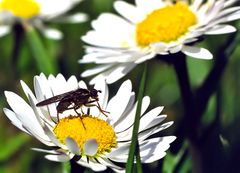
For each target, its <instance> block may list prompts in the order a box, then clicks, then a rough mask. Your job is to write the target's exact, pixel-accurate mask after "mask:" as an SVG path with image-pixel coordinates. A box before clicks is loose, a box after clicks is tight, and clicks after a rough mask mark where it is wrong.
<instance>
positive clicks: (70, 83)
mask: <svg viewBox="0 0 240 173" xmlns="http://www.w3.org/2000/svg"><path fill="white" fill-rule="evenodd" d="M67 88H68V89H69V91H72V90H76V89H78V80H77V78H76V77H75V76H71V77H70V78H69V79H68V80H67Z"/></svg>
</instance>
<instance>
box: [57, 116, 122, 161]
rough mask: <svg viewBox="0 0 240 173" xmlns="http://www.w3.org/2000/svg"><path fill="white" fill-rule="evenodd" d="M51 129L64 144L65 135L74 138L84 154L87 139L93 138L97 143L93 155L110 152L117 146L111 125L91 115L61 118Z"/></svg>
mask: <svg viewBox="0 0 240 173" xmlns="http://www.w3.org/2000/svg"><path fill="white" fill-rule="evenodd" d="M83 124H84V126H83ZM53 131H54V134H55V135H56V137H57V139H58V140H59V141H60V142H61V143H62V144H65V140H66V138H67V137H70V138H72V139H74V140H75V141H76V143H77V144H78V146H79V148H80V150H81V154H82V155H84V148H83V147H84V143H85V142H86V141H87V140H89V139H95V140H96V141H97V144H98V150H97V154H96V155H95V156H94V157H97V155H99V154H102V153H104V152H110V151H111V149H112V148H114V147H116V146H117V143H116V136H115V132H114V130H113V128H112V126H110V125H109V124H108V123H107V122H106V121H103V120H101V119H99V118H96V117H92V116H91V115H82V116H81V117H80V116H69V117H65V118H62V119H60V121H59V122H58V124H57V125H56V126H55V128H54V130H53Z"/></svg>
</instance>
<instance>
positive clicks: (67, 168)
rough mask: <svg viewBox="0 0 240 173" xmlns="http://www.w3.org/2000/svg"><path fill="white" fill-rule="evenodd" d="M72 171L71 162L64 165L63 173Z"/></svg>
mask: <svg viewBox="0 0 240 173" xmlns="http://www.w3.org/2000/svg"><path fill="white" fill-rule="evenodd" d="M70 171H71V165H70V162H64V163H62V173H70Z"/></svg>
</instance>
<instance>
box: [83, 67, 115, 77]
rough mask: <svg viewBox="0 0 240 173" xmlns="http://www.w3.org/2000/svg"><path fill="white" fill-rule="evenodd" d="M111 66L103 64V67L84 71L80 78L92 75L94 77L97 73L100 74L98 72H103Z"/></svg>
mask: <svg viewBox="0 0 240 173" xmlns="http://www.w3.org/2000/svg"><path fill="white" fill-rule="evenodd" d="M112 66H113V65H112V64H104V65H99V66H97V67H95V68H92V69H88V70H86V71H84V72H83V73H82V74H81V76H82V77H88V76H92V75H95V74H97V73H100V72H103V71H105V70H107V69H108V68H110V67H112Z"/></svg>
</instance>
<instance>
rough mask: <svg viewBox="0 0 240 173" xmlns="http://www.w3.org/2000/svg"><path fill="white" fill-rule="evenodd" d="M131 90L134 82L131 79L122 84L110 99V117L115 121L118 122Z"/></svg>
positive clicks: (108, 108) (108, 106)
mask: <svg viewBox="0 0 240 173" xmlns="http://www.w3.org/2000/svg"><path fill="white" fill-rule="evenodd" d="M131 92H132V84H131V82H130V80H127V81H125V82H124V83H123V84H122V85H121V86H120V88H119V90H118V92H117V94H116V95H115V96H114V97H113V98H112V99H111V100H110V101H109V103H108V105H107V108H106V109H107V110H108V111H109V112H110V115H109V117H108V118H109V119H112V121H113V123H114V122H116V121H117V120H118V119H119V117H120V116H121V115H122V113H123V112H124V110H125V108H126V106H127V104H128V101H129V99H130V94H131Z"/></svg>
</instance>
